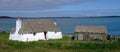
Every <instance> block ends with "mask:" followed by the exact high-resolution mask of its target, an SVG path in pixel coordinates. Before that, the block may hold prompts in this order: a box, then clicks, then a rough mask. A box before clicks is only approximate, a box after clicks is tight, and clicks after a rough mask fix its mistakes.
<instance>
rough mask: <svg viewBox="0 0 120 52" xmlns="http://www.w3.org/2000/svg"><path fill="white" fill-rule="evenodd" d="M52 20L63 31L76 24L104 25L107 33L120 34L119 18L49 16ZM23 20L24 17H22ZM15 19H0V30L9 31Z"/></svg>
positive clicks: (73, 27)
mask: <svg viewBox="0 0 120 52" xmlns="http://www.w3.org/2000/svg"><path fill="white" fill-rule="evenodd" d="M49 19H52V20H54V21H55V22H56V23H57V25H58V26H59V27H60V29H61V31H62V32H63V33H74V31H75V27H76V26H77V25H85V26H86V25H88V26H89V25H90V26H106V27H107V33H108V34H111V35H120V18H114V17H112V18H109V17H108V18H107V17H105V18H49ZM23 20H24V19H23ZM15 22H16V19H0V30H7V31H11V29H12V28H15V24H16V23H15Z"/></svg>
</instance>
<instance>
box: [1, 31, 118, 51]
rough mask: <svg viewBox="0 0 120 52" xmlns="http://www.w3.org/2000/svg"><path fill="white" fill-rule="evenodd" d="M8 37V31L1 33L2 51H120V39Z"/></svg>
mask: <svg viewBox="0 0 120 52" xmlns="http://www.w3.org/2000/svg"><path fill="white" fill-rule="evenodd" d="M8 37H9V34H8V33H0V52H120V41H118V42H113V43H111V42H104V41H78V40H71V37H67V36H64V37H63V39H59V40H45V41H43V40H41V41H34V42H18V41H10V40H8Z"/></svg>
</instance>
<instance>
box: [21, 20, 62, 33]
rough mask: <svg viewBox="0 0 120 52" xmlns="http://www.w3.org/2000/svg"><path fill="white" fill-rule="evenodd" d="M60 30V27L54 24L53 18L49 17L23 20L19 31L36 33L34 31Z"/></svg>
mask: <svg viewBox="0 0 120 52" xmlns="http://www.w3.org/2000/svg"><path fill="white" fill-rule="evenodd" d="M47 31H55V32H60V29H59V28H58V27H57V26H56V25H55V24H54V22H53V21H52V20H48V19H28V20H24V21H23V22H22V26H21V29H20V31H19V33H20V34H21V33H34V32H36V33H37V32H47Z"/></svg>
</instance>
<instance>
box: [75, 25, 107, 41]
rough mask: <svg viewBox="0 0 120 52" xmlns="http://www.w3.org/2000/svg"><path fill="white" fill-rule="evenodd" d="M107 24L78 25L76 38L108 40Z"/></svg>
mask: <svg viewBox="0 0 120 52" xmlns="http://www.w3.org/2000/svg"><path fill="white" fill-rule="evenodd" d="M106 37H107V30H106V27H105V26H76V29H75V39H77V40H106Z"/></svg>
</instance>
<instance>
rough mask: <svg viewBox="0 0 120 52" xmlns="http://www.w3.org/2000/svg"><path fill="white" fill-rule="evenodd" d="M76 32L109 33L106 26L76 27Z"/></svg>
mask: <svg viewBox="0 0 120 52" xmlns="http://www.w3.org/2000/svg"><path fill="white" fill-rule="evenodd" d="M75 32H89V33H107V30H106V27H105V26H76V29H75Z"/></svg>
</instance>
